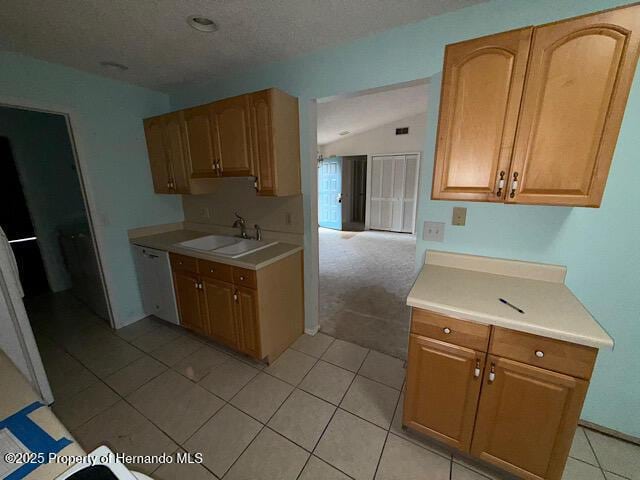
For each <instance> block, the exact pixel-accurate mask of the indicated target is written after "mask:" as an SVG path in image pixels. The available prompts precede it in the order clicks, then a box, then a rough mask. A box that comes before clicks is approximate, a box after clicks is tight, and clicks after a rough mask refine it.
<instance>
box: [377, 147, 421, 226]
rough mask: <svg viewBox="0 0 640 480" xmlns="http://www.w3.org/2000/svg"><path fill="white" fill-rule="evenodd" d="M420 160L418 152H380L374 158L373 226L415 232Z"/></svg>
mask: <svg viewBox="0 0 640 480" xmlns="http://www.w3.org/2000/svg"><path fill="white" fill-rule="evenodd" d="M417 162H418V157H417V155H380V156H374V157H372V158H371V201H370V216H369V227H370V228H371V229H373V230H388V231H392V232H412V231H413V227H412V225H411V223H412V221H413V218H414V215H413V212H414V211H413V208H414V205H415V193H416V188H417V185H416V177H415V172H416V171H417ZM408 195H409V197H408Z"/></svg>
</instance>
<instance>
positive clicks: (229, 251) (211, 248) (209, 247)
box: [178, 235, 278, 258]
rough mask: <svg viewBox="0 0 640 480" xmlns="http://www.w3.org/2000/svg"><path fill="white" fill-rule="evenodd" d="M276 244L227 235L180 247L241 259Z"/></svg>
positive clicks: (202, 238)
mask: <svg viewBox="0 0 640 480" xmlns="http://www.w3.org/2000/svg"><path fill="white" fill-rule="evenodd" d="M276 243H278V242H265V241H262V240H252V239H248V238H237V237H230V236H226V235H207V236H206V237H200V238H195V239H193V240H187V241H186V242H180V243H179V244H178V245H180V246H181V247H184V248H189V249H191V250H198V251H200V252H206V253H211V254H212V255H222V256H224V257H230V258H239V257H242V256H244V255H249V254H250V253H253V252H257V251H259V250H262V249H263V248H267V247H270V246H271V245H275V244H276Z"/></svg>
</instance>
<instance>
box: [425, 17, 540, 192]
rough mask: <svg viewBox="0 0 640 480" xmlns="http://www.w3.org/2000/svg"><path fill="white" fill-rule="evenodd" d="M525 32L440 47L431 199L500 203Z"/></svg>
mask: <svg viewBox="0 0 640 480" xmlns="http://www.w3.org/2000/svg"><path fill="white" fill-rule="evenodd" d="M531 32H532V29H531V28H525V29H521V30H514V31H510V32H505V33H500V34H496V35H490V36H487V37H482V38H478V39H474V40H469V41H466V42H461V43H457V44H453V45H448V46H447V47H446V51H445V64H444V75H443V79H442V92H441V98H440V116H439V121H438V134H437V145H436V156H435V162H434V176H433V188H432V194H431V195H432V198H433V199H447V200H453V199H455V200H477V201H504V197H505V193H506V187H507V183H508V182H507V175H508V173H509V165H510V162H511V153H512V148H513V142H514V137H515V132H516V125H517V121H518V112H519V108H520V100H521V97H522V89H523V84H524V76H525V71H526V64H527V57H528V53H529V44H530V39H531ZM500 172H504V173H503V175H502V177H503V178H504V187H503V188H502V189H501V190H500V191H499V192H498V182H499V179H500V175H501V173H500ZM498 193H500V195H499V196H498Z"/></svg>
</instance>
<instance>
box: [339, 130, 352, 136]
mask: <svg viewBox="0 0 640 480" xmlns="http://www.w3.org/2000/svg"><path fill="white" fill-rule="evenodd" d="M350 133H351V132H350V131H349V130H343V131H341V132H340V133H339V134H338V135H340V136H341V137H344V136H345V135H349V134H350Z"/></svg>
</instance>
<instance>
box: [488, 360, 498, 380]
mask: <svg viewBox="0 0 640 480" xmlns="http://www.w3.org/2000/svg"><path fill="white" fill-rule="evenodd" d="M495 379H496V364H495V363H492V364H491V370H489V383H493V382H494V381H495Z"/></svg>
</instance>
